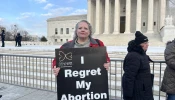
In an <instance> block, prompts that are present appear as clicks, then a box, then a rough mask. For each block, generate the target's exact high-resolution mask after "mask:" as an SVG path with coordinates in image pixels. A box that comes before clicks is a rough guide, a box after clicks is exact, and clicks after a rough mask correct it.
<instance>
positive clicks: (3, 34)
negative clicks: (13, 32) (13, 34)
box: [0, 32, 5, 40]
mask: <svg viewBox="0 0 175 100" xmlns="http://www.w3.org/2000/svg"><path fill="white" fill-rule="evenodd" d="M0 35H1V39H2V40H4V39H5V32H2V33H1V34H0Z"/></svg>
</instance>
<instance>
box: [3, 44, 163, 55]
mask: <svg viewBox="0 0 175 100" xmlns="http://www.w3.org/2000/svg"><path fill="white" fill-rule="evenodd" d="M60 46H61V45H45V46H44V45H24V46H22V47H15V46H6V47H3V48H2V47H0V50H22V51H25V50H27V51H55V49H56V48H60ZM164 50H165V47H149V48H148V51H147V52H148V53H149V52H151V53H163V52H164ZM107 51H108V52H127V46H107Z"/></svg>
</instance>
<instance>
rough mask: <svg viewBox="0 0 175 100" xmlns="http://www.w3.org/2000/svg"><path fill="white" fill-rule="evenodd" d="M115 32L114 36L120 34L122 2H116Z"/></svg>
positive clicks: (116, 0) (118, 0)
mask: <svg viewBox="0 0 175 100" xmlns="http://www.w3.org/2000/svg"><path fill="white" fill-rule="evenodd" d="M114 12H115V13H114V32H113V34H119V33H120V0H115V9H114Z"/></svg>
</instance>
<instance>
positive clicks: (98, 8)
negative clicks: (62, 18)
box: [87, 0, 166, 34]
mask: <svg viewBox="0 0 175 100" xmlns="http://www.w3.org/2000/svg"><path fill="white" fill-rule="evenodd" d="M165 14H166V0H88V14H87V19H88V21H89V22H90V23H91V24H92V26H93V28H94V29H95V30H94V33H95V34H119V33H124V34H125V33H126V34H128V33H134V32H135V31H136V30H137V31H142V32H143V33H154V32H158V30H160V29H161V28H162V27H163V26H164V19H165Z"/></svg>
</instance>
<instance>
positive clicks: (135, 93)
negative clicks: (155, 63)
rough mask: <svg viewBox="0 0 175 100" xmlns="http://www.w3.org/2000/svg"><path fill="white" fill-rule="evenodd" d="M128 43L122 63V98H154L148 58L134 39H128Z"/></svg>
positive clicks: (148, 99)
mask: <svg viewBox="0 0 175 100" xmlns="http://www.w3.org/2000/svg"><path fill="white" fill-rule="evenodd" d="M128 45H129V46H128V54H127V55H126V57H125V59H124V64H123V69H124V74H123V77H122V87H123V98H124V100H154V99H153V92H152V86H153V75H152V74H151V73H150V65H149V62H150V60H149V59H150V58H149V56H148V55H146V53H145V51H144V50H143V49H142V47H141V46H137V45H136V44H135V42H134V41H130V43H129V44H128Z"/></svg>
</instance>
